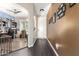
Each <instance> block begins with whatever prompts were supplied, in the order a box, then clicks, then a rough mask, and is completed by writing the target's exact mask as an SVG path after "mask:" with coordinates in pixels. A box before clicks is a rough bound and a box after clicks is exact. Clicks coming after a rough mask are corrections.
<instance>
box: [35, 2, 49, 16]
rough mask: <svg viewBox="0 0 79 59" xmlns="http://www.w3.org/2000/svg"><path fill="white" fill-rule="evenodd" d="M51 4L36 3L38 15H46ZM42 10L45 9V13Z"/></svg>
mask: <svg viewBox="0 0 79 59" xmlns="http://www.w3.org/2000/svg"><path fill="white" fill-rule="evenodd" d="M49 5H50V4H49V3H35V4H34V6H35V11H36V14H37V15H39V16H40V15H46V14H47V12H48V9H49ZM40 9H43V10H44V11H40Z"/></svg>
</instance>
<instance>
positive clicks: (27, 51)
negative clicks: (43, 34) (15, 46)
mask: <svg viewBox="0 0 79 59" xmlns="http://www.w3.org/2000/svg"><path fill="white" fill-rule="evenodd" d="M6 56H56V55H55V53H54V51H53V50H52V48H51V47H50V46H49V43H48V41H47V40H46V39H38V40H37V41H36V44H35V45H34V47H31V48H24V49H22V50H18V51H15V52H12V53H10V54H7V55H6Z"/></svg>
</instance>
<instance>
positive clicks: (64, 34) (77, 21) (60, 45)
mask: <svg viewBox="0 0 79 59" xmlns="http://www.w3.org/2000/svg"><path fill="white" fill-rule="evenodd" d="M66 5H67V6H66V7H67V9H66V12H65V16H64V17H62V18H61V19H60V20H57V22H56V23H55V24H52V23H51V24H48V39H49V40H50V42H51V43H52V44H53V45H54V46H55V47H56V49H57V51H58V53H59V55H79V4H76V5H74V6H73V7H72V8H69V5H68V4H66ZM56 6H57V7H58V5H57V4H54V5H52V7H51V8H52V11H50V10H49V12H48V16H47V17H48V18H47V19H48V20H49V19H50V17H51V14H52V13H53V12H55V11H56V10H57V8H56ZM51 8H50V9H51ZM50 13H51V14H50Z"/></svg>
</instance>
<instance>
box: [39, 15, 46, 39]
mask: <svg viewBox="0 0 79 59" xmlns="http://www.w3.org/2000/svg"><path fill="white" fill-rule="evenodd" d="M46 23H47V22H46V16H40V17H39V18H38V38H47V28H46Z"/></svg>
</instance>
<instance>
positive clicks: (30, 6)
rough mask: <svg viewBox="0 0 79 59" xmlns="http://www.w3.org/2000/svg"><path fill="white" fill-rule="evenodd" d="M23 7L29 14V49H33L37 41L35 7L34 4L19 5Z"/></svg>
mask: <svg viewBox="0 0 79 59" xmlns="http://www.w3.org/2000/svg"><path fill="white" fill-rule="evenodd" d="M19 5H21V6H22V7H24V8H25V9H26V10H28V12H29V15H28V16H29V17H28V19H29V20H28V47H33V45H34V43H35V41H36V38H35V37H36V34H35V33H36V32H35V31H34V30H33V29H34V15H35V12H34V5H33V4H32V3H29V4H28V3H19Z"/></svg>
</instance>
